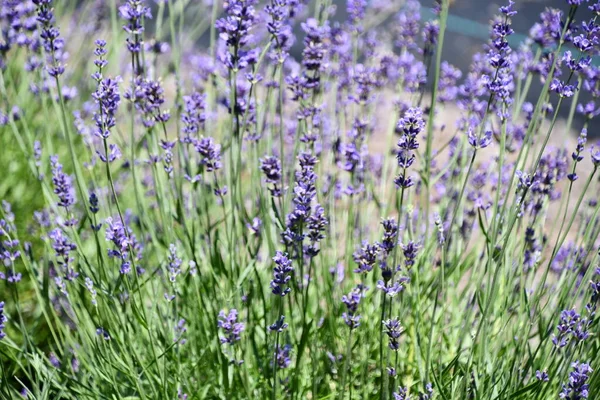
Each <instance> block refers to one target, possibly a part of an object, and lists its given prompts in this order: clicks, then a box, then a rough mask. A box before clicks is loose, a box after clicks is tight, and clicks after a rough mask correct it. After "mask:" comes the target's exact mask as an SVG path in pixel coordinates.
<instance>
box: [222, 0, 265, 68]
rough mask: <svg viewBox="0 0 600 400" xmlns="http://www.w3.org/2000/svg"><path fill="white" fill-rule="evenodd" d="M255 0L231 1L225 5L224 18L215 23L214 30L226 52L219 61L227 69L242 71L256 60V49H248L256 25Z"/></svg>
mask: <svg viewBox="0 0 600 400" xmlns="http://www.w3.org/2000/svg"><path fill="white" fill-rule="evenodd" d="M256 3H257V2H256V0H232V1H228V2H227V3H226V4H225V13H226V16H225V17H224V18H221V19H219V20H217V21H216V23H215V28H216V29H217V30H218V31H219V37H220V38H221V40H223V41H224V42H225V44H226V45H227V47H228V51H226V52H224V54H221V61H222V62H223V64H225V66H226V67H227V68H229V69H234V68H238V69H243V68H245V67H247V66H248V65H252V64H254V63H256V61H257V60H258V49H254V48H248V47H249V45H250V44H251V43H252V41H253V36H252V33H251V31H252V28H253V26H254V25H255V23H256V19H257V17H256V12H255V10H254V5H255V4H256Z"/></svg>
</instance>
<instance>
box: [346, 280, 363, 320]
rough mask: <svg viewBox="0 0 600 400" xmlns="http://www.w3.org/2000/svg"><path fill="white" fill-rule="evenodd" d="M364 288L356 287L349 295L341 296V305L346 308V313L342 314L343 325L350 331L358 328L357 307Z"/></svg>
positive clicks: (358, 315)
mask: <svg viewBox="0 0 600 400" xmlns="http://www.w3.org/2000/svg"><path fill="white" fill-rule="evenodd" d="M363 290H364V288H362V287H360V286H357V287H356V288H354V289H352V291H351V292H350V293H348V294H347V295H344V296H342V303H344V305H345V306H346V311H345V312H344V313H343V314H342V318H343V319H344V323H346V325H348V327H349V328H350V330H354V329H356V328H358V327H359V326H360V314H358V306H359V304H360V300H361V299H362V298H363V296H364V294H363Z"/></svg>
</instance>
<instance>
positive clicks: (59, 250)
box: [48, 228, 79, 281]
mask: <svg viewBox="0 0 600 400" xmlns="http://www.w3.org/2000/svg"><path fill="white" fill-rule="evenodd" d="M48 237H49V238H50V239H51V240H52V248H53V249H54V254H55V256H56V260H57V263H58V265H59V266H60V267H61V269H62V272H63V273H64V278H65V279H66V280H67V281H72V280H73V279H75V278H77V276H78V275H79V274H78V273H77V272H75V271H74V270H73V268H72V267H71V264H72V263H73V260H74V259H73V257H72V256H71V252H72V251H75V250H76V249H77V246H75V244H74V243H72V242H71V241H70V239H69V238H68V237H67V236H66V235H65V234H64V232H63V231H62V230H61V229H60V228H55V229H53V230H52V231H50V233H49V234H48Z"/></svg>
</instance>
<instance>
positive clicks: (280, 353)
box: [271, 344, 292, 369]
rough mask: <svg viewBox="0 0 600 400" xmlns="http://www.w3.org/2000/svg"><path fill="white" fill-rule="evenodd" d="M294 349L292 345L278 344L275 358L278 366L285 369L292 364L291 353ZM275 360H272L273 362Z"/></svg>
mask: <svg viewBox="0 0 600 400" xmlns="http://www.w3.org/2000/svg"><path fill="white" fill-rule="evenodd" d="M291 351H292V346H291V345H289V344H286V345H284V346H277V348H276V349H275V360H276V361H277V368H279V369H285V368H287V367H289V366H290V364H291V362H292V359H291V358H290V353H291ZM272 363H273V360H271V364H272Z"/></svg>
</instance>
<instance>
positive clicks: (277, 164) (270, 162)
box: [260, 156, 282, 197]
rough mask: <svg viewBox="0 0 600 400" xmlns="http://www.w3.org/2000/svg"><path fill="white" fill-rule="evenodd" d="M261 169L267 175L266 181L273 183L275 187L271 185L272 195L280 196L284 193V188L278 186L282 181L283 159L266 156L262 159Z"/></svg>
mask: <svg viewBox="0 0 600 400" xmlns="http://www.w3.org/2000/svg"><path fill="white" fill-rule="evenodd" d="M260 169H261V170H262V173H263V174H264V176H265V178H266V179H265V182H267V183H269V184H272V185H273V187H269V192H271V196H273V197H280V196H281V195H282V188H281V187H280V186H278V185H279V184H280V183H281V177H282V174H281V161H279V158H277V157H275V156H266V157H264V158H261V159H260Z"/></svg>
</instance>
